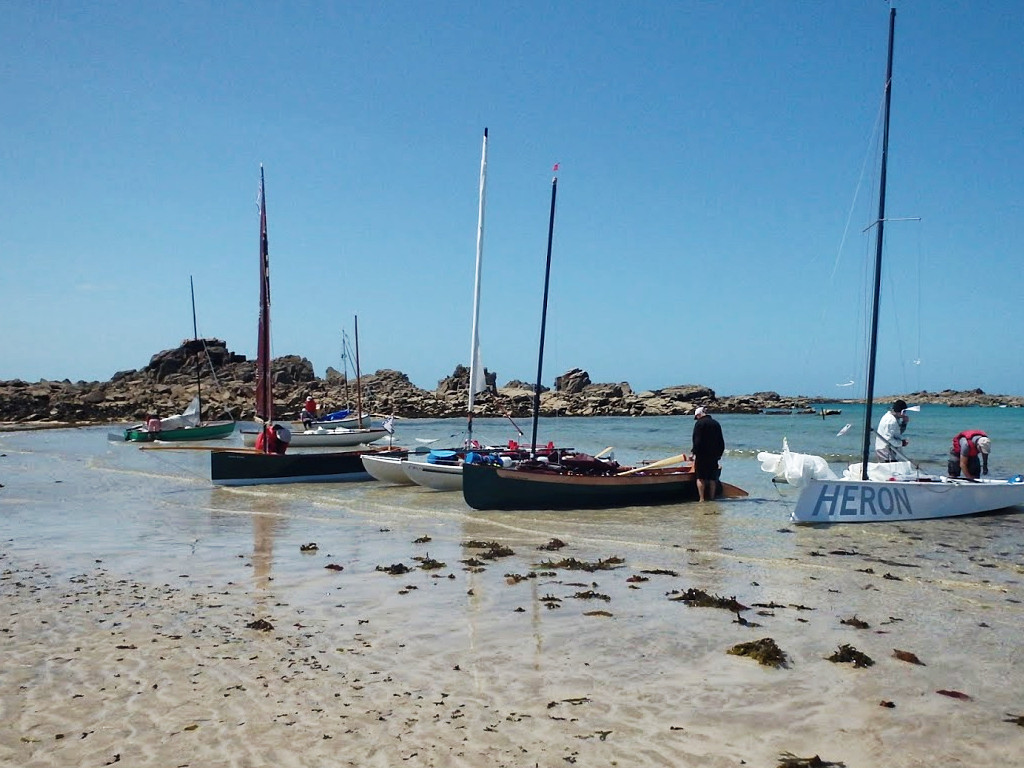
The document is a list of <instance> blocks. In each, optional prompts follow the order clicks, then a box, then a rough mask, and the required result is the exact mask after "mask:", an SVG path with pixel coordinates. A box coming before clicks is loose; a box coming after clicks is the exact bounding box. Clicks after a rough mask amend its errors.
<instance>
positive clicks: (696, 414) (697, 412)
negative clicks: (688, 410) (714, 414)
mask: <svg viewBox="0 0 1024 768" xmlns="http://www.w3.org/2000/svg"><path fill="white" fill-rule="evenodd" d="M707 414H708V412H707V411H706V410H704V406H703V405H698V406H697V410H695V411H694V412H693V418H695V419H699V418H700V417H701V416H707Z"/></svg>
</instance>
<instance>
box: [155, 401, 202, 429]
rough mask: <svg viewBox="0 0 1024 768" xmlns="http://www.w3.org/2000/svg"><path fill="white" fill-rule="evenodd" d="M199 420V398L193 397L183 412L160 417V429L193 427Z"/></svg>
mask: <svg viewBox="0 0 1024 768" xmlns="http://www.w3.org/2000/svg"><path fill="white" fill-rule="evenodd" d="M200 421H201V418H200V415H199V398H198V397H193V398H192V402H191V403H189V404H188V408H186V409H185V412H184V413H181V414H178V415H177V416H168V417H167V418H166V419H160V429H182V428H184V427H195V426H198V425H199V422H200Z"/></svg>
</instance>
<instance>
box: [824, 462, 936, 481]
mask: <svg viewBox="0 0 1024 768" xmlns="http://www.w3.org/2000/svg"><path fill="white" fill-rule="evenodd" d="M861 466H863V465H862V464H861V463H860V462H857V463H856V464H851V465H850V466H848V467H847V468H846V469H844V470H843V479H844V480H860V479H861ZM920 476H921V473H920V471H919V470H918V469H917V468H916V467H915V466H914V465H913V464H911V463H910V462H909V461H890V462H885V463H880V464H875V463H873V462H870V461H869V462H868V480H875V481H878V482H885V481H887V480H916V479H917V478H919V477H920Z"/></svg>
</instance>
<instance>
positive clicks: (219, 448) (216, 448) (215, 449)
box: [139, 445, 262, 453]
mask: <svg viewBox="0 0 1024 768" xmlns="http://www.w3.org/2000/svg"><path fill="white" fill-rule="evenodd" d="M139 450H140V451H209V452H210V453H223V452H225V451H230V452H231V453H262V451H258V450H256V449H255V448H242V447H239V446H231V445H140V446H139Z"/></svg>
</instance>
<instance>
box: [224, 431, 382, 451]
mask: <svg viewBox="0 0 1024 768" xmlns="http://www.w3.org/2000/svg"><path fill="white" fill-rule="evenodd" d="M387 434H388V432H387V430H386V429H384V428H383V427H380V428H377V427H373V428H370V429H311V430H308V431H306V432H292V439H291V442H290V443H289V445H290V446H291V447H292V448H308V447H321V446H334V447H344V446H353V445H368V444H370V443H373V442H376V441H377V440H380V439H381V438H382V437H385V436H386V435H387ZM258 436H259V432H254V431H252V430H242V443H243V444H244V445H246V446H249V447H252V446H254V445H256V438H257V437H258Z"/></svg>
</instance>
